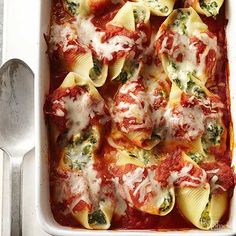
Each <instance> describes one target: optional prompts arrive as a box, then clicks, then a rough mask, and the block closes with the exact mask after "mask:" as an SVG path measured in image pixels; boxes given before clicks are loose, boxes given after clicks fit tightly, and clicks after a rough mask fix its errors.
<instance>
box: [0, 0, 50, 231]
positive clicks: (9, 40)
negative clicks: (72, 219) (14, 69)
mask: <svg viewBox="0 0 236 236" xmlns="http://www.w3.org/2000/svg"><path fill="white" fill-rule="evenodd" d="M39 4H40V1H39V0H20V1H19V0H5V1H4V22H3V24H4V32H3V60H2V61H3V62H5V61H7V60H8V59H11V58H20V59H22V60H24V61H25V62H26V63H27V64H28V65H29V66H30V67H31V68H32V70H33V71H34V72H35V73H37V57H38V55H37V53H38V32H39ZM26 92H27V91H26ZM1 161H2V158H1V153H0V173H2V169H1ZM34 166H35V158H34V152H33V151H32V152H31V153H29V154H28V155H27V156H26V157H25V160H24V165H23V172H24V175H23V186H24V187H23V198H22V199H23V236H47V235H48V234H46V233H44V232H43V230H42V229H41V227H40V224H39V223H38V221H37V218H36V214H35V188H34V186H35V171H34ZM7 169H8V162H7V159H6V158H5V161H4V170H5V177H4V183H5V184H6V185H7V183H9V182H7V179H6V178H7V174H8V173H7V171H6V170H7ZM1 183H2V181H1V175H0V189H1ZM7 191H8V190H7ZM0 192H1V191H0ZM4 197H5V198H4V208H5V207H6V204H7V201H8V200H9V198H8V197H7V196H5V194H4ZM0 200H1V198H0ZM0 202H1V201H0ZM0 206H1V205H0ZM3 216H4V222H5V220H6V219H7V213H6V212H3ZM0 219H1V218H0ZM6 223H8V222H6ZM4 228H5V229H6V230H9V228H8V227H7V225H5V227H4ZM0 232H1V231H0ZM2 236H8V234H7V232H6V231H4V233H3V235H2Z"/></svg>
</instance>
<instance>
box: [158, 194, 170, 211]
mask: <svg viewBox="0 0 236 236" xmlns="http://www.w3.org/2000/svg"><path fill="white" fill-rule="evenodd" d="M172 203H173V198H172V196H171V194H170V192H168V194H167V195H166V196H165V197H164V201H163V203H162V204H161V206H160V212H166V211H168V210H169V209H170V208H171V206H172Z"/></svg>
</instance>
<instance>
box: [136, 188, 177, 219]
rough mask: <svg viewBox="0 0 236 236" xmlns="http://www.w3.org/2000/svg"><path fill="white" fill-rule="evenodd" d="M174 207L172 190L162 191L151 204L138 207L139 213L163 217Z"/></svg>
mask: <svg viewBox="0 0 236 236" xmlns="http://www.w3.org/2000/svg"><path fill="white" fill-rule="evenodd" d="M174 205H175V192H174V188H170V189H162V190H161V191H160V192H159V193H157V196H156V197H155V198H153V201H152V202H151V203H148V204H145V205H144V206H142V207H140V210H141V211H144V212H146V213H149V214H153V215H159V216H165V215H167V214H169V213H170V212H171V211H172V210H173V208H174Z"/></svg>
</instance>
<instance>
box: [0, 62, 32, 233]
mask: <svg viewBox="0 0 236 236" xmlns="http://www.w3.org/2000/svg"><path fill="white" fill-rule="evenodd" d="M33 78H34V74H33V72H32V70H31V69H30V68H29V67H28V66H27V65H26V64H25V63H24V62H23V61H21V60H19V59H12V60H10V61H8V62H6V63H5V64H4V65H3V66H2V67H1V69H0V148H1V149H2V150H3V151H5V152H6V153H7V154H8V155H9V157H10V175H11V178H10V180H11V183H10V189H11V191H10V195H11V198H10V199H11V212H10V215H11V221H10V222H11V226H10V228H11V236H21V235H22V220H21V218H22V217H21V192H22V191H21V165H22V162H23V157H24V155H25V154H26V153H27V152H29V151H30V150H31V149H32V148H33V147H34V80H33Z"/></svg>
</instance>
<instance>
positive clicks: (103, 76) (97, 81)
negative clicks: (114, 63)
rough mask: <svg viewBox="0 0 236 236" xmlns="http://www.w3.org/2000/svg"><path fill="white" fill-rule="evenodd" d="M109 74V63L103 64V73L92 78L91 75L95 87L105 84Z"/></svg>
mask: <svg viewBox="0 0 236 236" xmlns="http://www.w3.org/2000/svg"><path fill="white" fill-rule="evenodd" d="M107 75H108V65H107V64H103V65H102V70H101V74H100V75H99V76H96V77H95V78H91V75H90V78H91V80H92V82H93V84H94V86H95V87H101V86H103V85H104V84H105V82H106V79H107Z"/></svg>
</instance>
